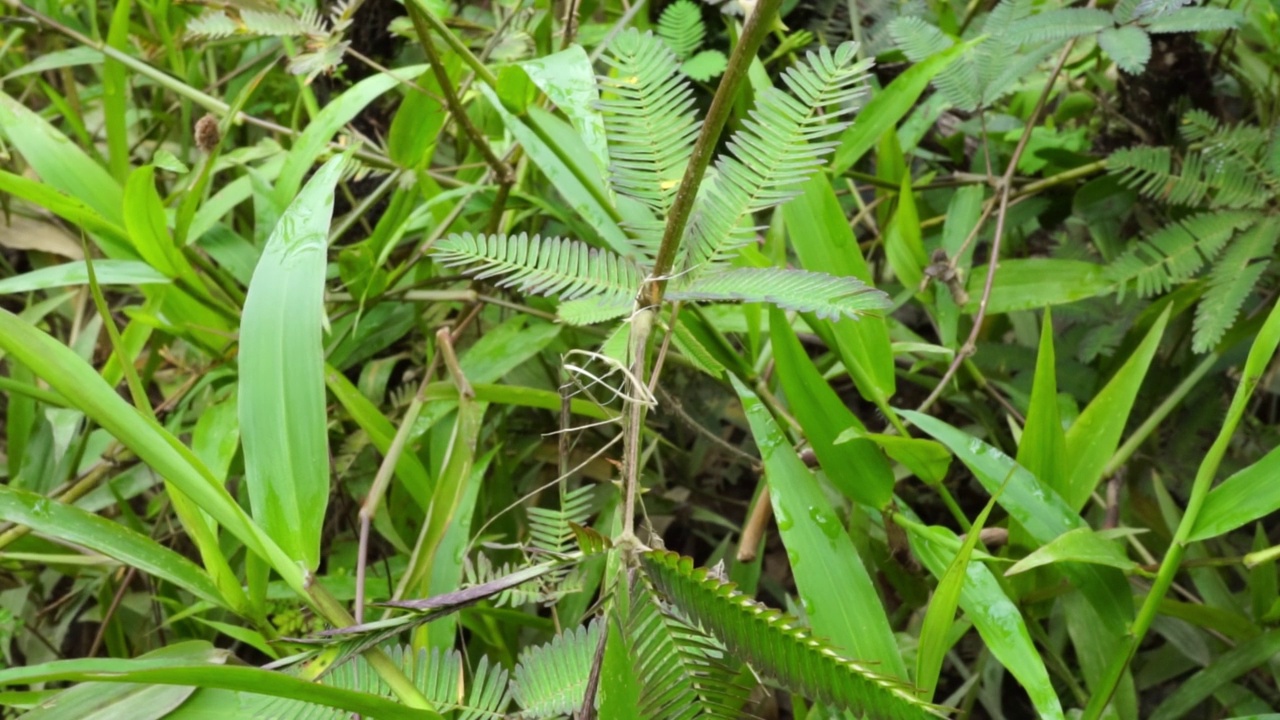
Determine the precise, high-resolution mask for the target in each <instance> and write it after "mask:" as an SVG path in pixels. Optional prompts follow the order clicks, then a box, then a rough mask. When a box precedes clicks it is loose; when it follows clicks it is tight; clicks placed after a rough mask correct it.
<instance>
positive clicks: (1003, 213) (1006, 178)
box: [916, 0, 1095, 412]
mask: <svg viewBox="0 0 1280 720" xmlns="http://www.w3.org/2000/svg"><path fill="white" fill-rule="evenodd" d="M1094 4H1095V3H1094V2H1093V0H1091V1H1090V2H1089V7H1093V6H1094ZM1075 46H1076V41H1075V39H1074V38H1073V39H1072V40H1071V41H1069V42H1068V43H1067V46H1066V47H1064V48H1063V49H1062V54H1061V55H1059V56H1058V62H1057V64H1056V65H1054V67H1053V71H1052V72H1050V73H1049V79H1048V80H1046V81H1045V85H1044V90H1043V91H1042V92H1041V93H1040V97H1039V99H1038V100H1037V101H1036V105H1035V108H1033V109H1032V111H1031V116H1030V117H1028V118H1027V123H1026V126H1025V128H1024V129H1023V131H1022V136H1021V137H1020V138H1018V144H1017V146H1016V147H1014V149H1013V155H1012V156H1010V158H1009V165H1008V166H1007V167H1006V168H1005V171H1004V175H1002V176H1001V177H1000V179H999V184H998V188H999V189H998V190H997V197H996V198H994V199H995V200H996V201H997V204H998V206H999V210H998V211H997V212H996V228H995V237H994V238H992V240H991V260H990V261H989V263H988V265H987V279H986V282H985V283H984V284H983V286H982V298H981V299H980V300H979V301H978V311H977V313H975V314H974V316H973V328H972V329H970V331H969V337H968V338H967V339H966V340H965V341H964V345H962V346H960V348H959V349H958V350H956V356H955V358H954V359H952V361H951V364H950V365H949V366H948V367H947V371H946V372H945V373H943V375H942V379H941V380H939V381H938V386H937V387H935V388H934V390H933V392H931V393H929V397H927V398H925V399H924V402H922V403H920V406H919V407H918V408H916V412H925V411H926V410H928V409H929V408H930V407H931V406H932V405H933V403H934V402H935V401H937V399H938V398H939V397H941V396H942V392H943V391H944V390H946V388H947V385H948V384H949V383H950V382H951V378H953V377H955V374H956V371H957V370H959V369H960V366H961V365H962V364H963V363H964V361H965V360H966V359H968V358H969V357H970V356H972V355H973V353H974V352H975V351H976V350H977V346H976V345H975V343H976V342H977V340H978V334H979V333H981V332H982V320H983V318H985V317H986V315H987V305H988V303H990V301H991V289H992V288H993V287H994V286H995V280H996V269H997V268H998V267H999V263H1000V246H1001V244H1002V243H1003V241H1004V226H1005V218H1006V217H1007V215H1008V212H1009V199H1010V196H1011V194H1012V188H1013V175H1014V173H1015V172H1017V169H1018V161H1019V160H1021V159H1022V153H1023V152H1025V151H1026V149H1027V143H1028V142H1029V141H1030V140H1031V131H1032V130H1034V129H1035V128H1036V124H1037V122H1038V121H1039V120H1040V114H1041V113H1043V112H1044V109H1045V106H1046V105H1047V104H1048V102H1049V96H1050V95H1052V94H1053V86H1054V83H1056V82H1057V80H1058V75H1059V74H1061V73H1062V68H1063V67H1065V66H1066V64H1067V58H1069V57H1070V56H1071V51H1072V50H1073V49H1075ZM1024 191H1025V188H1024ZM988 212H990V209H989V208H988ZM980 225H981V222H979V226H980ZM976 233H977V228H975V229H974V235H976ZM957 255H959V253H957Z"/></svg>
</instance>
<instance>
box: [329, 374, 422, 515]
mask: <svg viewBox="0 0 1280 720" xmlns="http://www.w3.org/2000/svg"><path fill="white" fill-rule="evenodd" d="M324 379H325V384H326V385H327V386H328V387H329V392H331V393H333V396H334V397H335V398H337V400H338V403H339V404H341V405H342V407H343V408H345V409H346V411H347V412H348V413H351V419H353V420H355V421H356V424H357V425H359V426H360V429H361V430H364V431H365V434H367V435H368V436H369V441H370V442H371V443H373V446H374V447H375V448H377V450H378V452H379V453H381V454H382V455H386V453H387V450H388V449H390V447H391V441H392V439H394V438H395V435H396V428H395V426H394V425H392V424H391V421H390V420H388V419H387V418H386V416H385V415H383V414H382V411H381V410H379V409H378V406H377V405H374V404H373V403H372V402H369V399H368V398H366V397H365V396H364V394H363V393H361V392H360V390H359V389H357V388H356V386H355V385H352V384H351V381H350V380H348V379H347V377H346V376H345V375H343V374H342V373H340V372H338V371H337V370H335V369H334V368H333V367H332V366H328V365H326V366H325V372H324ZM396 477H397V478H399V479H400V482H402V483H404V488H405V491H406V492H408V493H409V497H411V498H413V501H414V502H416V503H418V506H419V507H420V508H422V509H423V510H426V509H427V506H428V501H429V498H430V497H431V488H432V482H431V476H430V475H429V474H427V469H426V468H425V467H423V465H422V461H421V460H419V459H418V456H417V455H415V454H414V453H413V452H411V451H410V449H409V448H405V450H404V452H402V453H400V457H399V459H398V460H397V461H396Z"/></svg>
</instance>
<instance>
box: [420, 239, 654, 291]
mask: <svg viewBox="0 0 1280 720" xmlns="http://www.w3.org/2000/svg"><path fill="white" fill-rule="evenodd" d="M432 254H433V255H434V257H435V258H436V260H437V261H439V262H440V263H442V264H444V265H446V266H450V267H467V268H468V269H469V271H470V272H471V273H472V274H473V275H474V276H475V277H476V278H477V279H481V280H483V279H488V278H494V279H496V280H497V284H498V285H499V286H502V287H513V288H515V289H517V290H520V291H522V292H528V293H534V294H536V295H546V296H553V297H554V296H558V297H561V298H563V299H566V300H572V299H574V298H580V297H599V298H606V299H609V300H611V301H615V302H616V301H622V300H626V301H629V300H631V299H632V298H634V297H635V294H636V293H637V292H638V291H639V289H640V283H641V282H642V281H643V279H644V276H643V275H642V274H641V271H640V269H639V268H638V267H636V266H635V265H634V264H632V263H631V262H630V261H628V260H625V259H623V258H622V257H619V256H618V255H615V254H614V253H611V252H609V251H607V250H597V249H596V248H593V247H590V246H589V245H587V244H586V243H582V242H578V241H576V240H565V239H561V238H542V237H539V236H537V235H534V236H533V237H532V238H530V237H529V236H527V235H526V234H525V233H520V234H519V235H483V234H481V235H472V234H471V233H462V234H461V235H457V234H455V235H450V236H448V237H446V238H444V239H442V240H440V241H439V242H438V243H436V245H435V247H434V248H432Z"/></svg>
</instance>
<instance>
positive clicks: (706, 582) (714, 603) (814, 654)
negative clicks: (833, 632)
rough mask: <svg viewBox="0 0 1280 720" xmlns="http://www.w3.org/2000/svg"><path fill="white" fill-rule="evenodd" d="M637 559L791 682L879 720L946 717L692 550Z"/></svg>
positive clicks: (694, 611)
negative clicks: (745, 590)
mask: <svg viewBox="0 0 1280 720" xmlns="http://www.w3.org/2000/svg"><path fill="white" fill-rule="evenodd" d="M640 565H641V567H642V568H643V569H644V572H645V575H647V576H648V578H649V580H650V581H651V582H653V584H654V586H655V587H657V588H658V590H659V591H661V592H662V593H663V594H664V595H666V596H667V598H668V599H669V600H670V601H671V602H672V603H673V604H674V605H675V606H676V607H678V608H679V609H680V611H681V612H682V613H684V614H685V615H687V616H688V617H689V618H690V619H692V620H694V621H695V622H697V623H700V624H701V625H702V626H703V627H704V628H706V629H707V630H708V631H710V632H711V633H712V634H713V635H714V636H715V637H716V639H718V640H720V642H722V643H724V645H725V647H727V648H728V649H729V651H730V652H732V653H734V654H735V655H737V656H738V657H739V658H742V659H743V660H745V661H747V662H748V663H750V664H751V666H752V667H753V668H754V669H755V670H756V671H757V672H759V673H761V674H763V675H766V676H768V677H771V678H773V679H774V680H776V681H777V682H778V684H779V685H781V686H782V687H784V688H786V689H788V690H791V691H793V692H797V693H800V694H802V695H804V696H806V697H809V698H812V699H814V700H819V701H821V702H823V703H825V704H827V705H830V706H832V707H838V708H844V709H846V710H852V711H853V712H855V713H862V714H866V715H869V716H871V717H874V718H878V719H880V720H897V719H899V718H904V719H905V718H928V717H935V716H936V717H945V716H944V715H943V714H942V713H941V712H940V709H939V708H938V707H937V706H935V705H932V704H930V703H926V702H924V701H922V700H920V699H919V698H917V697H916V695H915V692H914V690H913V689H912V688H911V687H910V686H907V685H905V684H904V683H902V682H901V681H899V680H896V679H894V678H889V677H885V676H883V675H880V674H878V673H875V672H873V671H871V670H870V669H869V668H868V667H867V666H865V665H863V664H862V663H859V662H856V661H854V660H849V659H847V658H844V657H841V656H840V654H839V653H837V652H836V651H835V650H833V649H832V648H831V647H830V646H829V645H828V644H827V643H826V642H825V641H823V640H820V639H817V638H815V637H813V636H812V635H810V634H809V633H808V632H806V631H805V630H803V629H801V627H800V622H799V621H798V620H796V619H795V618H793V617H791V616H789V615H786V614H785V613H783V612H781V611H779V610H774V609H772V608H769V607H767V606H765V605H762V604H760V603H758V602H756V601H754V600H752V599H751V598H749V597H747V596H746V595H744V594H742V593H740V592H738V590H737V586H736V585H734V584H733V583H722V582H720V581H719V580H717V579H715V578H713V577H710V576H709V574H708V571H707V569H706V568H699V569H696V570H695V569H694V567H693V560H691V559H689V558H685V557H681V556H679V555H677V554H676V553H673V552H667V551H665V550H651V551H648V552H645V553H643V554H642V555H641V556H640Z"/></svg>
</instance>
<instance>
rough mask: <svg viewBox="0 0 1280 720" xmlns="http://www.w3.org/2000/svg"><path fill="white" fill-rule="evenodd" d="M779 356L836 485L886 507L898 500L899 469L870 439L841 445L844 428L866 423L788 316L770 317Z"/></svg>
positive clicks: (785, 385) (794, 407) (785, 383)
mask: <svg viewBox="0 0 1280 720" xmlns="http://www.w3.org/2000/svg"><path fill="white" fill-rule="evenodd" d="M769 330H770V335H771V336H772V338H773V355H774V360H775V362H777V364H778V378H779V380H780V381H781V383H782V389H783V391H784V392H786V395H787V402H788V403H789V404H790V406H791V412H793V413H795V416H796V420H798V421H799V422H800V427H801V428H803V429H804V434H805V437H806V438H808V440H809V444H810V445H811V446H812V447H813V452H814V454H816V455H817V456H818V462H819V463H820V464H821V465H822V469H823V470H824V471H826V473H827V477H828V478H829V479H830V480H831V482H832V484H834V485H835V486H836V487H838V488H840V491H841V492H843V493H844V494H845V495H846V496H847V497H849V498H850V499H852V500H854V501H856V502H860V503H865V504H867V505H870V506H872V507H874V508H883V507H885V506H886V505H888V504H889V501H890V500H892V499H893V470H892V468H890V467H889V463H888V462H886V461H885V459H884V455H882V454H881V453H880V450H879V449H877V448H876V445H875V443H873V442H871V441H870V440H866V439H863V438H859V439H856V440H850V441H848V442H843V443H838V444H837V443H836V438H837V436H838V435H839V434H840V433H841V430H842V429H843V428H857V429H859V430H863V429H864V428H863V426H862V422H861V421H859V420H858V417H857V416H856V415H854V414H853V412H852V411H850V410H849V408H848V407H847V406H846V405H845V404H844V402H843V401H842V400H841V399H840V398H839V397H838V396H837V395H836V393H835V391H834V390H832V389H831V386H830V385H828V384H827V382H826V380H824V379H823V378H822V375H821V373H819V372H818V369H817V368H816V367H814V366H813V362H812V361H811V360H809V356H808V355H806V354H805V352H804V348H803V347H801V345H800V340H799V339H798V338H797V337H796V334H795V331H793V330H792V329H791V324H790V323H788V322H787V317H786V315H785V314H784V313H783V312H782V311H781V310H778V309H776V308H775V309H773V310H772V311H771V312H770V315H769Z"/></svg>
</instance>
